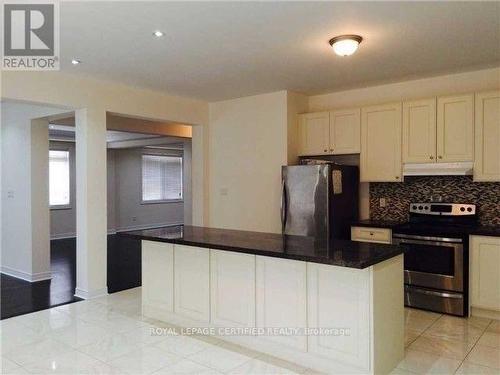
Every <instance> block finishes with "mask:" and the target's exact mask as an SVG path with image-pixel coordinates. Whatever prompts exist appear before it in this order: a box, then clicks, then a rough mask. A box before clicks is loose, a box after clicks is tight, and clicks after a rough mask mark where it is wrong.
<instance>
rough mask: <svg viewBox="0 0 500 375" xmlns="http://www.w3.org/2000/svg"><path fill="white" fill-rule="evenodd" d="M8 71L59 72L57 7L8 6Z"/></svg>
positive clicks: (5, 58)
mask: <svg viewBox="0 0 500 375" xmlns="http://www.w3.org/2000/svg"><path fill="white" fill-rule="evenodd" d="M3 35H4V37H3V57H2V68H3V69H4V70H59V56H58V55H59V7H58V4H57V3H49V2H44V3H41V2H40V3H8V4H5V3H4V9H3Z"/></svg>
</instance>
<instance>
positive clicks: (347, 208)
mask: <svg viewBox="0 0 500 375" xmlns="http://www.w3.org/2000/svg"><path fill="white" fill-rule="evenodd" d="M281 181H282V197H281V224H282V231H283V233H284V234H289V235H301V236H313V237H316V238H317V239H332V238H339V239H349V238H350V226H351V222H352V221H354V220H357V218H358V199H359V197H358V194H359V193H358V186H359V183H358V181H359V169H358V167H356V166H347V165H339V164H333V163H332V164H321V165H294V166H284V167H282V170H281Z"/></svg>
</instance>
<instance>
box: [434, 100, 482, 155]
mask: <svg viewBox="0 0 500 375" xmlns="http://www.w3.org/2000/svg"><path fill="white" fill-rule="evenodd" d="M437 157H438V159H437V161H438V162H459V161H473V160H474V96H473V95H472V94H471V95H460V96H446V97H440V98H438V100H437Z"/></svg>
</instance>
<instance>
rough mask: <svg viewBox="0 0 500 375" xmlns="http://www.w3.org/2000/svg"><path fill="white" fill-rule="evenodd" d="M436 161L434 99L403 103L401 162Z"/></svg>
mask: <svg viewBox="0 0 500 375" xmlns="http://www.w3.org/2000/svg"><path fill="white" fill-rule="evenodd" d="M435 161H436V99H435V98H433V99H426V100H416V101H411V102H405V103H403V162H404V163H430V162H435Z"/></svg>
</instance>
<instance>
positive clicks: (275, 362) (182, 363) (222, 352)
mask: <svg viewBox="0 0 500 375" xmlns="http://www.w3.org/2000/svg"><path fill="white" fill-rule="evenodd" d="M140 311H141V288H135V289H129V290H126V291H123V292H119V293H115V294H110V295H108V296H106V297H103V298H99V299H96V300H92V301H81V302H76V303H73V304H69V305H64V306H59V307H55V308H51V309H49V310H44V311H39V312H35V313H32V314H27V315H22V316H18V317H14V318H10V319H5V320H2V321H1V322H0V335H1V348H0V354H1V362H2V363H1V373H2V374H29V373H34V374H46V373H59V374H313V373H315V372H314V371H311V370H308V369H306V368H304V367H301V366H298V365H295V364H292V363H290V362H286V361H281V360H279V359H276V358H273V357H270V356H267V355H264V354H261V353H257V352H254V351H250V350H247V349H244V348H241V347H238V346H235V345H231V344H227V343H224V342H223V341H220V340H217V339H214V338H209V337H187V336H179V335H175V334H173V333H172V332H168V331H167V332H166V333H167V334H162V335H154V334H152V333H151V332H152V329H154V328H155V327H160V328H169V327H171V326H169V325H167V324H166V323H162V322H159V321H155V320H151V319H148V318H144V317H142V316H141V314H140ZM406 336H407V337H406V344H405V345H406V357H405V359H404V360H403V361H402V362H401V363H400V364H399V365H398V368H397V369H395V370H394V371H393V374H414V373H420V374H424V373H432V374H454V373H458V374H498V373H500V322H492V321H490V320H488V319H477V318H472V319H460V318H453V317H448V316H442V315H440V314H434V313H428V312H423V311H419V310H411V309H407V310H406Z"/></svg>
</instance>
